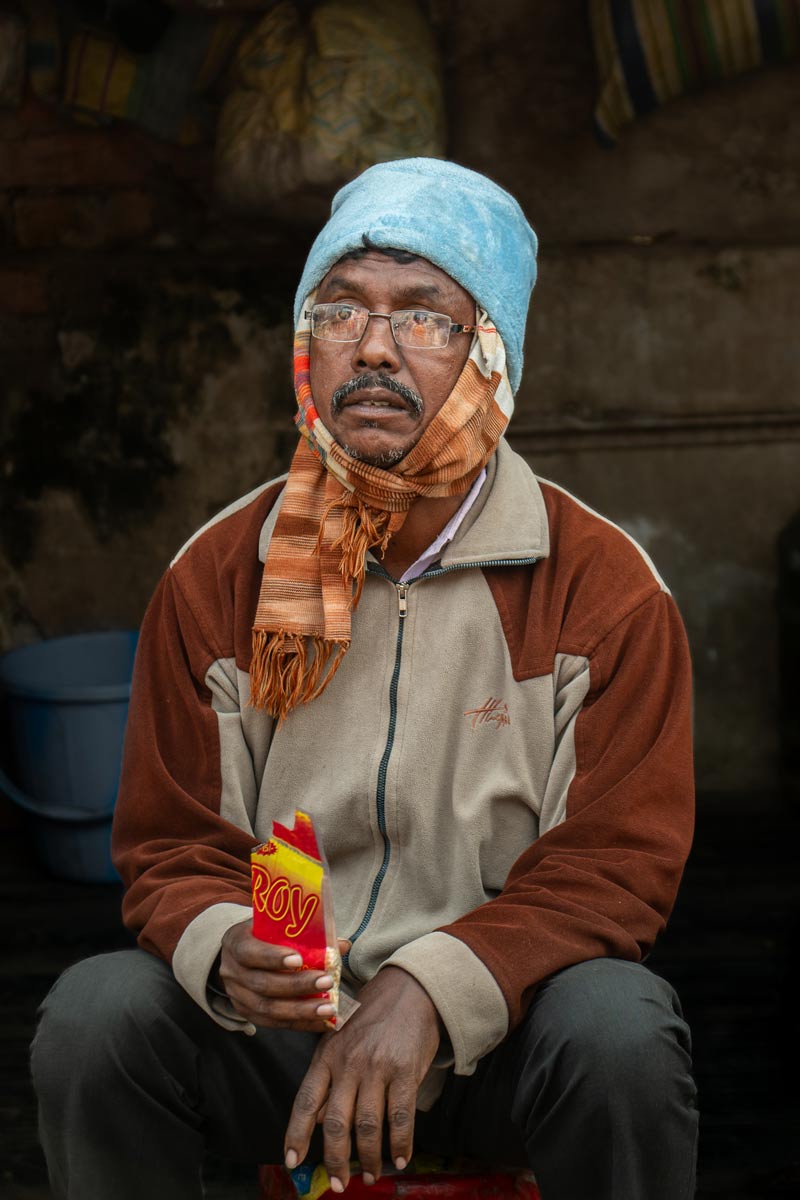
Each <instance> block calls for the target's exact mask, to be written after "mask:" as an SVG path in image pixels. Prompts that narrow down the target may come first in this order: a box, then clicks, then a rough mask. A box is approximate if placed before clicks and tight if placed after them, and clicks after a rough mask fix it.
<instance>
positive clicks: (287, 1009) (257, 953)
mask: <svg viewBox="0 0 800 1200" xmlns="http://www.w3.org/2000/svg"><path fill="white" fill-rule="evenodd" d="M302 965H303V960H302V958H301V957H300V955H299V954H296V953H293V952H292V951H291V950H287V949H286V947H285V946H273V945H271V944H270V943H269V942H262V941H260V940H259V939H258V938H255V937H253V933H252V927H251V923H250V921H240V922H239V924H238V925H232V926H231V928H230V929H229V930H228V931H227V932H226V934H225V936H224V937H223V939H222V952H221V956H220V964H219V978H220V981H221V983H222V986H223V987H224V989H225V992H226V994H227V996H228V998H229V1000H230V1002H231V1004H232V1005H233V1007H234V1008H235V1009H236V1012H237V1013H238V1014H239V1016H241V1017H245V1018H246V1019H247V1020H248V1021H252V1023H253V1024H254V1025H264V1026H268V1027H269V1028H272V1029H301V1030H304V1031H306V1032H309V1033H323V1032H324V1031H325V1029H326V1028H327V1026H326V1025H325V1021H326V1019H327V1018H328V1017H331V1016H333V1005H332V1004H330V1003H329V1002H328V1001H327V1000H325V999H323V998H322V997H321V996H319V995H318V996H316V998H313V996H314V993H315V992H327V991H328V989H329V988H331V987H333V978H332V977H331V976H330V975H328V974H327V973H326V972H325V971H319V970H317V971H303V970H301V969H300V968H301V967H302ZM309 996H311V997H312V999H308V997H309ZM301 997H306V999H301Z"/></svg>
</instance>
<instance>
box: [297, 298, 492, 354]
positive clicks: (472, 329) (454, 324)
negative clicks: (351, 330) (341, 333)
mask: <svg viewBox="0 0 800 1200" xmlns="http://www.w3.org/2000/svg"><path fill="white" fill-rule="evenodd" d="M323 305H324V306H325V307H328V306H329V305H330V307H335V306H336V301H335V300H326V301H320V303H318V304H312V306H311V308H307V309H305V311H304V312H303V316H304V317H305V318H306V320H309V321H310V320H311V319H312V318H313V314H314V309H315V308H322V307H323ZM341 307H342V308H353V309H358V310H360V311H361V312H365V313H366V314H367V320H366V324H365V325H364V328H363V329H362V331H361V333H360V334H359V335H358V337H354V338H325V337H320V336H319V334H316V333H314V329H313V326H312V329H311V336H312V337H315V338H316V339H317V341H319V342H333V343H334V344H336V343H338V344H339V345H340V346H352V345H354V344H355V343H356V342H360V341H361V339H362V338H363V336H364V334H365V333H366V332H367V329H368V328H369V322H370V317H383V319H384V320H385V321H388V322H389V328H390V329H391V331H392V338H393V339H394V344H395V345H396V346H403V348H404V349H406V350H446V349H447V347H448V346H449V345H450V337H451V335H452V334H454V333H478V332H481V333H497V330H496V329H495V327H494V326H493V325H464V324H462V323H460V322H458V321H454V320H453V319H452V317H450V316H449V315H448V313H440V312H433V311H432V310H431V309H427V308H397V309H395V310H394V312H390V313H379V312H371V311H370V310H369V309H368V308H366V307H365V306H364V305H363V304H342V305H341ZM415 312H422V313H425V315H426V316H429V317H444V318H445V319H446V320H448V321H449V322H450V328H449V329H448V331H447V341H446V342H445V343H444V345H443V346H411V345H409V344H405V345H404V343H403V342H398V340H397V336H396V334H395V331H394V327H393V326H392V323H391V322H392V317H396V316H398V315H399V314H400V313H415Z"/></svg>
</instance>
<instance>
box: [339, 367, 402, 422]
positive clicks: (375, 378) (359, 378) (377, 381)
mask: <svg viewBox="0 0 800 1200" xmlns="http://www.w3.org/2000/svg"><path fill="white" fill-rule="evenodd" d="M373 388H382V389H383V390H384V391H385V392H394V394H395V395H396V396H400V397H402V399H403V400H405V402H406V404H407V405H408V406H409V408H411V409H412V410H413V411H414V412H415V413H416V414H417V416H418V417H421V416H422V410H423V408H424V404H423V402H422V397H421V396H420V395H418V394H417V393H416V392H415V391H414V390H413V388H410V387H406V385H405V384H404V383H398V381H397V380H396V379H392V377H391V375H382V374H381V373H380V372H377V373H375V374H373V373H372V372H367V373H365V374H363V375H356V376H355V377H354V378H353V379H350V380H348V382H347V383H343V384H342V386H341V387H339V388H337V389H336V391H335V392H334V393H333V395H332V396H331V409H332V411H333V412H334V413H338V412H340V411H341V408H342V405H343V404H344V402H345V400H346V399H347V398H348V396H352V394H353V392H362V391H368V390H370V389H373Z"/></svg>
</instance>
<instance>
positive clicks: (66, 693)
mask: <svg viewBox="0 0 800 1200" xmlns="http://www.w3.org/2000/svg"><path fill="white" fill-rule="evenodd" d="M138 636H139V631H138V629H92V630H88V631H86V632H84V633H68V634H63V635H62V636H60V637H53V638H42V639H40V641H38V642H28V643H26V644H25V645H24V646H15V647H14V649H13V650H8V651H6V653H5V654H3V655H0V692H2V693H4V694H5V695H6V696H16V697H19V698H21V699H23V700H33V701H34V702H39V703H41V704H53V703H55V704H108V702H109V701H124V700H130V696H131V682H132V681H131V680H130V679H126V680H123V681H121V682H120V683H103V684H93V685H86V684H74V683H67V684H63V685H62V684H56V685H55V686H53V685H51V686H46V687H45V686H42V685H41V684H31V683H28V682H27V681H25V680H22V679H17V678H14V676H13V675H12V674H11V673H10V671H8V669H9V668H10V667H11V666H12V665H13V664H14V662H15V661H16V660H17V659H18V658H20V657H22V656H24V654H25V653H26V652H28V651H31V650H35V649H38V648H39V647H40V646H43V645H48V646H55V645H58V644H62V645H63V644H64V643H67V642H75V641H77V640H78V639H80V638H84V639H85V638H90V639H94V638H108V637H125V638H127V639H128V640H129V641H131V642H133V645H134V649H135V645H136V641H137V639H138ZM7 671H8V673H7Z"/></svg>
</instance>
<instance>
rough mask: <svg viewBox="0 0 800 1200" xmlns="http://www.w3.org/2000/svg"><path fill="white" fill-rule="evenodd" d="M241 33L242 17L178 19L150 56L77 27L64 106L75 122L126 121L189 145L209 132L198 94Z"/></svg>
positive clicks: (207, 113)
mask: <svg viewBox="0 0 800 1200" xmlns="http://www.w3.org/2000/svg"><path fill="white" fill-rule="evenodd" d="M245 28H246V21H245V20H244V19H243V18H242V17H220V18H218V19H216V20H209V19H208V18H207V17H202V16H200V17H195V16H192V15H191V14H184V15H176V16H175V17H174V18H173V19H172V21H171V22H170V24H169V26H168V27H167V30H166V32H165V33H164V35H163V37H162V38H161V39H160V41H159V43H158V45H157V46H156V48H155V49H154V50H152V51H151V52H150V53H149V54H133V53H131V52H130V51H129V50H126V49H125V48H124V47H123V46H122V44H121V43H120V42H119V41H118V40H117V39H116V38H114V37H113V36H110V35H109V34H106V33H103V32H99V31H97V30H92V29H80V30H78V31H77V32H75V33H74V34H73V36H72V37H71V39H70V41H69V47H68V51H67V62H66V70H65V78H64V104H65V105H66V107H67V108H69V109H70V110H71V111H72V112H73V113H75V114H76V115H77V116H82V117H84V118H87V119H90V120H95V121H102V120H106V121H107V120H111V119H117V120H124V121H130V122H132V123H134V124H136V125H139V126H140V127H141V128H143V129H146V130H147V131H148V133H152V134H153V135H154V136H155V137H160V138H164V139H166V140H168V141H175V142H183V143H192V142H197V141H202V140H204V139H208V138H209V137H210V135H211V133H212V132H213V113H212V110H211V109H210V108H207V107H206V105H205V103H204V101H203V93H204V92H205V91H206V90H207V89H208V88H210V87H211V86H212V85H213V84H214V82H215V81H216V80H217V79H218V78H219V76H220V74H221V73H222V71H223V70H224V69H225V67H226V66H227V64H228V61H229V59H230V57H231V55H232V53H233V50H234V48H235V46H236V45H237V43H238V41H239V40H240V38H241V36H242V34H243V33H244V30H245Z"/></svg>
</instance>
